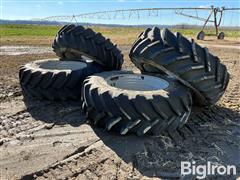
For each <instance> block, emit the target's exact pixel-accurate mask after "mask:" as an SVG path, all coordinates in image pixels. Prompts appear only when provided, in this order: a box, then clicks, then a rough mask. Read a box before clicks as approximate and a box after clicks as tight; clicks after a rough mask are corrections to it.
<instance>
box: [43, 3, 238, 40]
mask: <svg viewBox="0 0 240 180" xmlns="http://www.w3.org/2000/svg"><path fill="white" fill-rule="evenodd" d="M239 10H240V8H225V7H221V8H219V7H214V6H211V7H191V8H142V9H121V10H113V11H98V12H93V13H83V14H78V15H71V16H70V15H65V16H50V17H47V18H43V19H41V20H43V21H65V22H66V21H70V22H72V21H76V23H78V22H80V21H81V20H82V19H105V20H108V19H109V20H110V19H130V18H138V19H140V18H141V17H142V15H143V14H144V13H145V15H148V16H155V17H157V16H159V14H160V12H162V11H173V13H174V14H177V15H179V16H184V17H188V18H192V19H195V20H197V21H201V22H203V26H202V28H201V31H200V32H199V33H198V34H197V39H199V40H203V39H204V37H205V33H204V29H206V26H207V24H210V23H212V25H213V26H214V27H215V31H216V34H215V35H216V37H217V38H218V39H224V37H225V34H224V32H220V33H219V27H220V25H221V22H222V18H223V15H224V12H225V11H239ZM187 11H192V12H191V13H189V12H187ZM199 12H206V13H207V16H206V17H203V16H201V15H200V14H201V13H199ZM238 13H239V12H238ZM239 15H240V13H239Z"/></svg>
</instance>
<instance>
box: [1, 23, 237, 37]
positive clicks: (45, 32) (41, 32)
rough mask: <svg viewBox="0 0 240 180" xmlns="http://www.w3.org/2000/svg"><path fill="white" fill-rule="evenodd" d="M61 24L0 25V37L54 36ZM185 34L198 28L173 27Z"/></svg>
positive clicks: (120, 31)
mask: <svg viewBox="0 0 240 180" xmlns="http://www.w3.org/2000/svg"><path fill="white" fill-rule="evenodd" d="M60 27H61V26H49V25H15V24H12V25H0V33H1V34H0V37H9V36H54V35H55V34H56V32H57V31H58V29H59V28H60ZM91 28H93V29H94V30H95V31H98V32H101V33H103V34H104V35H106V36H112V35H119V36H126V35H127V36H129V34H131V35H135V34H136V35H137V34H138V33H140V32H141V31H142V30H143V28H135V27H133V28H129V27H126V28H125V27H91ZM173 31H178V32H181V33H183V34H184V35H186V36H195V35H196V34H197V32H199V29H173ZM224 32H225V34H226V37H240V31H239V30H229V29H228V30H224ZM206 34H214V30H211V31H210V30H206Z"/></svg>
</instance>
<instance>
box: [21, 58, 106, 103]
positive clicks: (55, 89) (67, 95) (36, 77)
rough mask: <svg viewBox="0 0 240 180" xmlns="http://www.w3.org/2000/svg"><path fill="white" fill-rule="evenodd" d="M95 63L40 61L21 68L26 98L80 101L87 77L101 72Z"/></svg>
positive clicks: (22, 85) (22, 84)
mask: <svg viewBox="0 0 240 180" xmlns="http://www.w3.org/2000/svg"><path fill="white" fill-rule="evenodd" d="M101 71H102V69H101V68H99V67H98V66H96V65H95V64H93V63H83V62H77V61H58V60H56V59H55V60H50V59H45V60H38V61H33V62H30V63H27V64H25V65H23V66H21V67H20V70H19V79H20V85H21V87H22V90H23V93H24V95H26V96H30V97H34V98H38V99H48V100H67V99H73V100H76V99H79V98H80V96H81V87H82V83H83V81H84V80H85V78H86V77H88V76H89V75H92V74H94V73H99V72H101Z"/></svg>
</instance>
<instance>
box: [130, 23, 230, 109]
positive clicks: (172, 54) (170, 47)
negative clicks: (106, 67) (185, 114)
mask: <svg viewBox="0 0 240 180" xmlns="http://www.w3.org/2000/svg"><path fill="white" fill-rule="evenodd" d="M130 58H131V60H132V62H133V63H134V64H135V65H136V66H137V67H138V68H139V69H140V70H141V71H142V72H143V73H146V72H152V73H155V74H159V73H165V74H168V75H170V76H172V77H174V78H176V79H178V80H180V81H181V82H182V83H183V84H184V85H186V86H187V87H189V88H191V89H192V91H193V94H194V98H193V101H194V104H195V105H198V106H209V105H213V104H215V103H216V102H217V101H218V100H219V99H220V97H221V96H222V95H223V93H224V91H225V90H226V88H227V85H228V81H229V73H228V72H227V68H226V66H225V65H223V64H222V63H221V62H220V60H219V58H218V57H216V56H214V55H212V54H211V53H209V51H208V49H207V48H203V47H201V46H199V45H198V44H197V43H195V42H194V41H193V40H192V41H191V42H190V41H189V40H188V39H186V38H185V37H183V36H182V35H181V34H180V33H176V34H175V35H174V34H173V33H172V32H171V31H169V30H168V29H163V30H160V29H159V28H157V27H154V28H153V29H147V30H146V31H145V32H143V33H142V34H141V36H140V37H139V38H138V40H137V41H136V42H135V43H134V44H133V46H132V49H131V51H130Z"/></svg>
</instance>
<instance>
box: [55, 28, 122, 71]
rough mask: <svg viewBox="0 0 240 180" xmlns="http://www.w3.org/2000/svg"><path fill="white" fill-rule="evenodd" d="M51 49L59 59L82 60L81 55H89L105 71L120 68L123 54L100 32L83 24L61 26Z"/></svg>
mask: <svg viewBox="0 0 240 180" xmlns="http://www.w3.org/2000/svg"><path fill="white" fill-rule="evenodd" d="M52 47H53V51H54V52H55V53H56V55H57V56H59V57H60V58H61V59H65V60H66V59H77V60H79V61H84V60H83V58H82V55H85V56H88V57H90V58H91V59H92V60H93V61H94V62H95V63H98V64H99V65H101V66H102V68H103V69H104V70H106V71H108V70H120V69H121V67H122V64H123V55H122V54H121V52H120V50H119V49H118V48H117V47H116V46H115V45H113V44H112V42H111V41H110V40H109V39H105V37H104V36H102V34H100V33H95V32H94V31H93V30H92V29H89V28H87V29H85V28H84V27H83V26H75V25H66V26H64V27H62V28H61V29H60V30H59V31H58V33H57V35H56V37H55V39H54V42H53V44H52Z"/></svg>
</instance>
